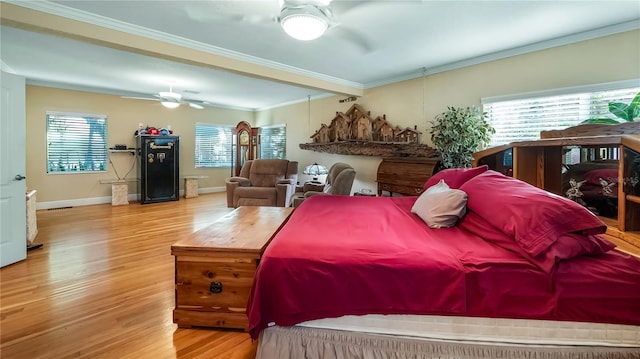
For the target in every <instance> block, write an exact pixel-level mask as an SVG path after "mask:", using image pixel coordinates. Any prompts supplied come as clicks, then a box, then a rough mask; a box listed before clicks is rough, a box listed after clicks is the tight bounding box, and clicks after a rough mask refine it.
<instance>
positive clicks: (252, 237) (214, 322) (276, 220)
mask: <svg viewBox="0 0 640 359" xmlns="http://www.w3.org/2000/svg"><path fill="white" fill-rule="evenodd" d="M291 212H293V208H285V207H239V208H237V209H235V210H234V211H233V212H231V213H229V214H228V215H226V216H224V217H222V218H221V219H220V220H218V221H216V222H214V223H212V224H211V225H209V226H207V227H205V228H202V229H201V230H199V231H197V232H195V233H193V234H192V235H190V236H189V237H188V238H185V239H184V240H181V241H179V242H177V243H175V244H174V245H172V246H171V254H172V255H174V256H175V273H176V277H175V288H176V306H175V309H174V310H173V322H174V323H176V324H178V327H180V328H190V327H191V326H203V327H220V328H236V329H245V330H246V329H247V327H248V325H249V322H248V320H247V315H246V314H245V311H246V307H247V302H248V300H249V294H250V292H251V285H252V284H253V278H254V276H255V273H256V269H257V267H258V262H259V261H260V258H261V257H262V253H264V250H265V249H266V248H267V245H268V244H269V242H270V241H271V238H273V236H274V235H275V233H276V232H277V231H278V230H279V229H280V227H282V225H284V223H285V222H286V221H287V219H288V218H289V215H291Z"/></svg>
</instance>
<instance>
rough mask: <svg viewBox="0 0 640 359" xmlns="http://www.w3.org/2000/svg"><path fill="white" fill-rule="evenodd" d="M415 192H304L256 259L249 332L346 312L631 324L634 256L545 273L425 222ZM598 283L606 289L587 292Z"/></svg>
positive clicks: (639, 314) (636, 280)
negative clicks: (361, 194) (416, 211)
mask: <svg viewBox="0 0 640 359" xmlns="http://www.w3.org/2000/svg"><path fill="white" fill-rule="evenodd" d="M415 200H416V197H391V198H389V197H383V198H381V197H374V198H371V197H343V196H315V197H311V198H309V199H307V200H306V201H305V202H304V204H303V205H302V206H300V207H299V208H297V209H296V211H295V212H294V213H293V214H292V216H291V218H290V219H289V221H288V223H287V224H286V225H285V226H284V227H283V228H282V229H281V230H280V232H279V233H278V234H277V235H276V236H275V237H274V239H273V240H272V242H271V244H270V245H269V247H268V248H267V250H266V251H265V253H264V256H263V258H262V260H261V263H260V265H259V267H258V273H257V275H256V279H255V281H254V284H253V288H252V294H251V298H250V301H249V303H248V306H247V315H248V317H249V331H250V334H251V336H252V337H253V338H257V336H258V334H259V332H260V331H261V330H262V329H264V328H266V327H267V326H269V325H282V326H289V325H294V324H296V323H300V322H303V321H306V320H312V319H319V318H331V317H339V316H342V315H347V314H355V315H360V314H442V315H464V316H490V317H509V318H539V319H561V320H576V321H596V322H612V323H625V324H636V325H640V261H638V260H637V259H635V258H632V257H630V256H626V255H620V254H618V253H617V252H614V253H612V254H606V255H604V256H603V257H602V258H597V259H596V258H578V259H577V260H576V261H575V263H573V262H574V261H568V262H567V263H571V264H568V265H566V266H560V267H559V268H558V270H556V271H555V272H554V273H553V274H552V275H550V274H547V273H545V272H543V271H541V270H540V269H538V268H537V267H536V266H534V265H532V264H531V263H530V262H528V261H527V260H526V259H525V258H522V257H520V256H518V255H516V254H514V253H512V252H510V251H508V250H505V249H504V248H501V247H499V246H497V245H494V244H491V243H489V242H487V241H485V240H483V239H482V238H480V237H478V236H477V235H474V234H471V233H470V232H467V231H465V230H463V229H461V228H459V227H453V228H445V229H430V228H429V227H427V226H426V225H425V224H424V222H422V221H421V220H420V218H418V217H417V216H416V215H414V214H412V213H410V209H411V206H412V205H413V203H414V202H415ZM581 261H582V262H581ZM584 261H586V263H583V262H584ZM589 261H592V262H593V263H591V262H589ZM596 262H597V263H596ZM574 267H575V268H574ZM552 277H554V278H552ZM555 277H558V278H555ZM576 288H579V289H576ZM602 290H606V296H607V297H608V298H609V299H605V298H603V297H602V296H600V295H596V296H593V295H592V293H597V292H598V291H602ZM587 297H588V298H587ZM611 298H613V299H611ZM601 304H607V305H609V304H615V307H614V308H611V307H608V306H607V308H602V306H601ZM620 306H623V309H622V310H618V309H619V307H620ZM616 308H618V309H616Z"/></svg>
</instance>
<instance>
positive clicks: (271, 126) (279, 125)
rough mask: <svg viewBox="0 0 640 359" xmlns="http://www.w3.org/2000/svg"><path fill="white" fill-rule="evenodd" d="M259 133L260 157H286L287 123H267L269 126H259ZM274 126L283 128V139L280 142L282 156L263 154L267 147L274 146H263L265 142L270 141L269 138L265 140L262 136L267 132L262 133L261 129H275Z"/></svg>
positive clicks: (270, 134)
mask: <svg viewBox="0 0 640 359" xmlns="http://www.w3.org/2000/svg"><path fill="white" fill-rule="evenodd" d="M259 128H260V130H259V133H258V136H259V137H260V158H266V159H270V158H278V159H286V158H287V124H286V123H283V124H277V125H269V126H261V127H259ZM275 128H278V129H280V128H282V129H283V130H284V141H283V143H282V149H281V152H282V157H273V156H264V155H263V154H264V151H267V150H268V149H269V148H273V147H275V146H268V147H267V146H265V144H267V143H271V140H268V141H265V137H263V136H267V134H263V133H262V132H263V130H267V131H270V130H271V129H275ZM268 135H269V136H272V135H273V134H272V133H269V134H268Z"/></svg>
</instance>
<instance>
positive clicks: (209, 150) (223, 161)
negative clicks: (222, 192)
mask: <svg viewBox="0 0 640 359" xmlns="http://www.w3.org/2000/svg"><path fill="white" fill-rule="evenodd" d="M231 129H232V126H227V125H213V124H206V123H196V151H195V161H194V162H195V166H196V168H230V167H231V160H232V154H231V141H232V133H231Z"/></svg>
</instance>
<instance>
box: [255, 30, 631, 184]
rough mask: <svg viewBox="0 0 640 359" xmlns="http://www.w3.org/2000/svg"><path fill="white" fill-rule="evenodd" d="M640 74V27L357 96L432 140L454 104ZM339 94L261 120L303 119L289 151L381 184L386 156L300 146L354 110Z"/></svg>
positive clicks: (291, 133)
mask: <svg viewBox="0 0 640 359" xmlns="http://www.w3.org/2000/svg"><path fill="white" fill-rule="evenodd" d="M638 78H640V30H636V31H629V32H625V33H622V34H617V35H613V36H607V37H603V38H598V39H594V40H588V41H583V42H579V43H575V44H571V45H566V46H560V47H556V48H552V49H547V50H543V51H537V52H533V53H529V54H525V55H519V56H514V57H510V58H505V59H502V60H497V61H492V62H488V63H484V64H480V65H475V66H468V67H464V68H460V69H457V70H452V71H446V72H442V73H438V74H434V75H427V76H426V77H424V78H418V79H413V80H408V81H402V82H398V83H394V84H390V85H386V86H380V87H376V88H372V89H368V90H366V91H365V94H364V96H363V97H361V98H358V100H357V103H358V104H360V105H362V106H363V107H364V108H365V109H366V110H368V111H371V115H372V116H373V117H376V116H379V115H383V114H386V116H387V120H388V121H389V122H390V123H391V124H393V125H400V126H402V127H413V126H414V125H417V126H418V130H420V131H421V132H422V142H424V143H431V141H430V138H429V131H428V129H429V128H430V127H431V126H430V121H432V120H433V118H434V117H435V116H436V115H437V114H439V113H441V112H443V111H445V110H446V108H447V106H470V105H480V99H481V98H483V97H490V96H498V95H509V94H517V93H526V92H534V91H542V90H549V89H554V88H563V87H574V86H581V85H589V84H597V83H605V82H612V81H621V80H629V79H638ZM423 94H424V96H423ZM339 99H340V97H335V96H334V97H329V98H324V99H320V100H315V101H312V102H311V106H310V113H311V115H310V116H308V107H307V103H306V102H305V103H301V104H296V105H291V106H286V107H280V108H276V109H272V110H267V111H261V112H260V113H259V114H258V115H257V117H256V119H257V122H258V124H259V125H261V124H270V123H279V122H283V121H285V122H288V123H298V126H297V127H294V126H289V127H288V128H287V138H288V142H289V143H288V146H287V154H288V156H289V158H296V159H298V160H299V161H300V163H301V165H300V166H301V167H304V165H305V164H311V163H313V162H318V163H322V164H324V165H326V166H330V165H331V164H333V163H335V162H338V161H342V162H347V163H349V164H351V165H352V166H354V168H355V169H356V171H357V175H356V182H355V184H354V187H353V190H354V191H357V190H360V189H361V188H371V189H374V188H376V183H375V178H376V171H377V167H378V164H379V163H380V161H381V159H380V158H378V157H366V156H340V155H330V154H323V153H317V152H313V151H307V150H301V149H299V147H298V144H299V143H307V142H310V139H309V138H308V137H309V136H310V135H312V134H313V133H314V132H315V131H316V130H317V129H318V128H319V127H320V125H321V124H322V123H325V124H329V122H330V121H331V119H333V116H334V115H335V111H346V110H347V109H348V108H349V107H350V106H351V104H352V103H343V104H341V103H339V102H338V100H339ZM301 171H302V170H301ZM302 177H303V178H304V176H302Z"/></svg>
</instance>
